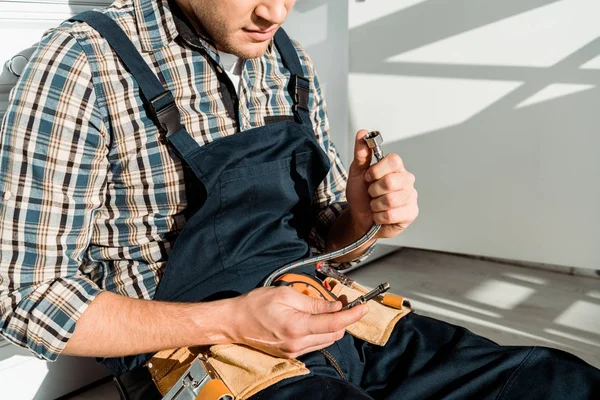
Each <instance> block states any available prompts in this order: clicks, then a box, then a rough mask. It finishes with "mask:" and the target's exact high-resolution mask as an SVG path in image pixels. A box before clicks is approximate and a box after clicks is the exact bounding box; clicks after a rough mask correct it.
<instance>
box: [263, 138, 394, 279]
mask: <svg viewBox="0 0 600 400" xmlns="http://www.w3.org/2000/svg"><path fill="white" fill-rule="evenodd" d="M364 140H365V142H367V146H369V148H370V149H372V151H373V155H374V156H375V159H376V162H379V161H381V160H382V159H383V157H384V154H383V151H382V150H381V147H380V145H381V143H382V142H383V137H382V136H381V133H379V131H371V132H369V133H368V134H367V135H366V136H365V137H364ZM380 228H381V225H379V224H374V225H373V226H372V227H371V229H369V230H368V231H367V233H365V234H364V235H363V236H361V237H360V238H359V239H358V240H356V241H355V242H354V243H350V244H349V245H347V246H345V247H342V248H341V249H338V250H335V251H331V252H329V253H325V254H320V255H318V256H314V257H309V258H305V259H302V260H298V261H294V262H292V263H289V264H286V265H284V266H283V267H281V268H279V269H277V270H276V271H274V272H273V273H271V275H269V276H268V277H267V279H265V281H264V283H263V286H272V285H273V282H274V281H275V280H276V279H277V278H278V277H280V276H282V275H284V274H286V273H288V272H290V271H292V270H294V269H297V268H300V267H304V266H305V265H311V264H316V263H318V262H320V261H329V260H333V259H334V258H338V257H341V256H344V255H346V254H348V253H351V252H353V251H354V250H356V249H358V248H359V247H361V246H363V245H364V244H365V243H367V242H368V241H369V240H371V239H372V238H373V237H374V236H375V235H376V234H377V232H379V229H380Z"/></svg>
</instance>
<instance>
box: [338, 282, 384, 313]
mask: <svg viewBox="0 0 600 400" xmlns="http://www.w3.org/2000/svg"><path fill="white" fill-rule="evenodd" d="M389 289H390V284H389V283H387V282H384V283H382V284H381V285H379V286H377V287H376V288H375V289H373V290H371V291H370V292H369V293H365V294H363V295H362V296H359V297H357V298H356V299H354V300H352V301H351V302H350V303H348V304H346V305H345V306H344V308H342V310H349V309H351V308H352V307H356V306H357V305H359V304H364V303H366V302H367V301H369V300H371V299H374V298H375V297H377V296H379V295H380V294H382V293H384V292H387V291H388V290H389Z"/></svg>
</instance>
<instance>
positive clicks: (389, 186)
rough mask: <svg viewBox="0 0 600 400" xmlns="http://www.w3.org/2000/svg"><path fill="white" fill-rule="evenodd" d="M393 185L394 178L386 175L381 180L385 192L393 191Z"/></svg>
mask: <svg viewBox="0 0 600 400" xmlns="http://www.w3.org/2000/svg"><path fill="white" fill-rule="evenodd" d="M394 183H395V182H394V177H393V176H392V175H386V176H385V178H383V186H384V188H385V189H386V190H393V189H394Z"/></svg>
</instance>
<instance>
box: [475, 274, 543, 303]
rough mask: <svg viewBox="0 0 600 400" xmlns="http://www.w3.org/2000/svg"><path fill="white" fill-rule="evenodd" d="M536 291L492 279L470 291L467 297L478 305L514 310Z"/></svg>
mask: <svg viewBox="0 0 600 400" xmlns="http://www.w3.org/2000/svg"><path fill="white" fill-rule="evenodd" d="M535 292H536V291H535V289H532V288H529V287H526V286H522V285H516V284H514V283H509V282H503V281H498V280H495V279H490V280H487V281H485V282H483V283H482V284H480V285H479V286H477V287H475V288H473V289H471V290H469V291H468V292H467V293H466V294H465V297H466V298H467V299H469V300H473V301H475V302H477V303H481V304H487V305H488V306H492V307H496V308H501V309H503V310H512V309H513V308H515V307H516V306H517V305H519V304H521V303H523V302H524V301H525V300H527V299H528V298H529V297H531V295H533V294H534V293H535Z"/></svg>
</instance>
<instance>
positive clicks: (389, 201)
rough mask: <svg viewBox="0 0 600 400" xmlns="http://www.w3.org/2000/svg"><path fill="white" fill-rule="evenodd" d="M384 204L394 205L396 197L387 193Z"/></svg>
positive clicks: (387, 205)
mask: <svg viewBox="0 0 600 400" xmlns="http://www.w3.org/2000/svg"><path fill="white" fill-rule="evenodd" d="M383 204H385V206H386V207H393V206H394V197H393V196H391V195H389V194H387V195H385V196H384V197H383Z"/></svg>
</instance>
